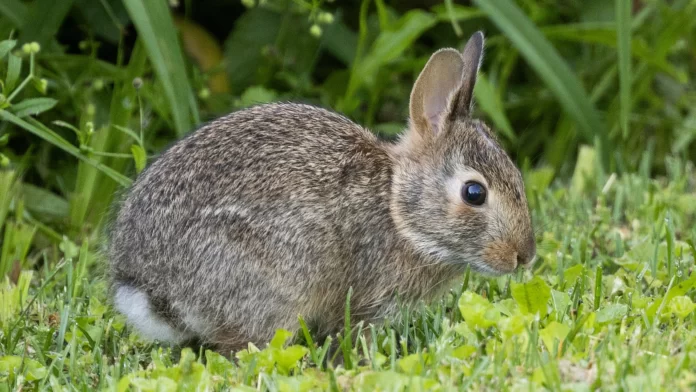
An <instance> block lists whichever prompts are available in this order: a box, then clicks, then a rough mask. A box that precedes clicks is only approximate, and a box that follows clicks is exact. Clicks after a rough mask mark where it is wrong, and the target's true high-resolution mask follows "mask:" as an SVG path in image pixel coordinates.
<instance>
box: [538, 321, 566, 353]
mask: <svg viewBox="0 0 696 392" xmlns="http://www.w3.org/2000/svg"><path fill="white" fill-rule="evenodd" d="M568 332H570V327H569V326H567V325H565V324H561V323H559V322H556V321H552V322H550V323H549V325H547V326H546V328H544V329H542V330H540V331H539V336H540V337H541V340H542V341H543V342H544V345H545V346H546V350H548V351H549V352H553V350H554V349H555V347H556V343H555V341H556V340H558V342H559V343H560V344H562V343H563V340H565V338H566V336H568Z"/></svg>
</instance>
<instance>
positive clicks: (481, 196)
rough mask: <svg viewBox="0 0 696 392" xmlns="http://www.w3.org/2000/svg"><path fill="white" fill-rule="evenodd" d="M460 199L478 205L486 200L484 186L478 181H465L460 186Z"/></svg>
mask: <svg viewBox="0 0 696 392" xmlns="http://www.w3.org/2000/svg"><path fill="white" fill-rule="evenodd" d="M462 199H464V201H465V202H467V203H468V204H471V205H474V206H480V205H482V204H483V203H484V202H485V201H486V188H485V187H484V186H483V185H481V184H479V183H478V182H474V181H471V182H467V183H466V184H464V186H463V187H462Z"/></svg>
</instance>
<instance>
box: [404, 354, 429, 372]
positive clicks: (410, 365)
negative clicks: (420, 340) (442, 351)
mask: <svg viewBox="0 0 696 392" xmlns="http://www.w3.org/2000/svg"><path fill="white" fill-rule="evenodd" d="M427 361H428V354H427V353H416V354H411V355H407V356H405V357H403V358H401V359H399V360H398V361H397V363H398V365H399V368H400V369H401V371H402V372H404V373H406V374H420V373H421V372H422V371H423V364H425V363H427Z"/></svg>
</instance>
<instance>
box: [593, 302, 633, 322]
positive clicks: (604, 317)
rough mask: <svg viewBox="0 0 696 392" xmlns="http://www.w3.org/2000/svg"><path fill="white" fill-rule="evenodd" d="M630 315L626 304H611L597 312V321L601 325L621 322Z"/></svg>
mask: <svg viewBox="0 0 696 392" xmlns="http://www.w3.org/2000/svg"><path fill="white" fill-rule="evenodd" d="M626 313H628V306H627V305H624V304H609V305H607V306H604V307H602V308H601V309H599V310H598V311H597V318H596V321H597V322H598V323H600V324H602V323H611V322H615V321H618V320H621V318H623V317H624V316H625V315H626Z"/></svg>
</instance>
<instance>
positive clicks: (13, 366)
mask: <svg viewBox="0 0 696 392" xmlns="http://www.w3.org/2000/svg"><path fill="white" fill-rule="evenodd" d="M20 368H21V369H22V370H23V371H24V376H25V377H26V380H27V381H36V380H41V379H43V378H44V377H46V373H47V370H46V367H44V366H43V365H41V363H39V362H38V361H36V360H34V359H31V358H22V357H20V356H15V355H10V356H4V357H0V373H5V374H7V373H9V372H12V373H14V374H17V372H18V371H19V370H20Z"/></svg>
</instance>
